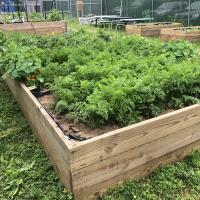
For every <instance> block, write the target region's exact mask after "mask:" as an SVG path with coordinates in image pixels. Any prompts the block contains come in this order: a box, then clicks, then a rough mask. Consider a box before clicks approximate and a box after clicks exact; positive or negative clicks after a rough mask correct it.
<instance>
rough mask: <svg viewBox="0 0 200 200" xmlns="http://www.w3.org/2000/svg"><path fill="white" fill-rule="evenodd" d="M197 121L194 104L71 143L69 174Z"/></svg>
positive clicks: (199, 112) (197, 109)
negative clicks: (70, 168)
mask: <svg viewBox="0 0 200 200" xmlns="http://www.w3.org/2000/svg"><path fill="white" fill-rule="evenodd" d="M199 122H200V105H198V104H197V105H193V106H190V107H187V108H183V109H180V110H178V111H174V112H171V113H168V114H165V115H162V116H159V117H156V118H153V119H150V120H146V121H143V122H140V123H137V124H134V125H131V126H128V127H125V128H122V129H118V130H116V131H112V132H110V133H106V134H104V135H102V136H98V137H95V138H93V139H90V140H87V141H84V142H82V143H79V144H74V145H73V147H71V148H70V151H71V154H72V157H71V167H72V171H76V170H79V169H81V168H85V167H88V166H90V165H92V164H94V163H98V162H100V161H102V160H105V159H107V158H111V157H113V156H115V155H118V154H121V153H123V152H127V151H129V150H131V149H134V148H136V147H139V146H141V145H145V144H147V143H150V142H152V141H155V140H158V139H160V138H162V137H166V136H168V135H170V134H174V133H175V132H178V131H180V130H184V129H186V128H187V127H190V126H193V125H195V124H197V123H199Z"/></svg>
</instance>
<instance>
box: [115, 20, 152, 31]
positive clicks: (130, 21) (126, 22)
mask: <svg viewBox="0 0 200 200" xmlns="http://www.w3.org/2000/svg"><path fill="white" fill-rule="evenodd" d="M153 20H154V18H130V19H119V20H116V21H115V22H114V23H115V24H116V29H118V27H119V26H126V25H127V24H137V23H144V22H151V21H153Z"/></svg>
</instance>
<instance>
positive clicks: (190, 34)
mask: <svg viewBox="0 0 200 200" xmlns="http://www.w3.org/2000/svg"><path fill="white" fill-rule="evenodd" d="M160 39H161V40H164V41H165V40H189V41H191V42H196V41H199V40H200V26H199V27H198V26H196V27H183V28H170V29H162V30H161V34H160Z"/></svg>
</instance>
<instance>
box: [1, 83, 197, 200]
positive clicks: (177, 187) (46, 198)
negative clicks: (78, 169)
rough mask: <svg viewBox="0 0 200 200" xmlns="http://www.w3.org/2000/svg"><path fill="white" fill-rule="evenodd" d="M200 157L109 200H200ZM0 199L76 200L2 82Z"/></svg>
mask: <svg viewBox="0 0 200 200" xmlns="http://www.w3.org/2000/svg"><path fill="white" fill-rule="evenodd" d="M199 194H200V152H198V151H197V152H195V153H193V154H192V155H190V156H189V157H188V158H187V159H185V160H184V161H181V162H178V163H177V164H175V165H171V166H167V167H163V168H161V169H159V170H158V171H156V172H154V173H152V174H151V175H150V176H149V177H147V178H144V179H142V180H140V181H134V182H133V181H126V182H125V183H124V184H122V185H120V186H119V187H118V188H115V189H113V190H109V191H108V192H107V194H106V196H105V197H104V198H103V200H132V199H136V200H199ZM0 199H1V200H11V199H13V200H22V199H23V200H70V199H71V196H70V194H69V193H67V192H66V191H65V190H64V187H63V185H62V184H61V183H60V182H59V181H58V178H57V176H56V174H55V173H54V171H53V168H52V166H51V164H50V162H49V161H48V158H47V157H46V156H45V153H44V151H43V148H42V147H41V146H40V145H39V144H38V143H37V141H36V139H35V137H34V136H33V134H32V132H31V130H30V128H29V126H28V124H27V122H26V121H25V119H24V117H23V116H22V114H21V111H20V109H19V108H18V106H17V104H16V102H15V100H14V99H13V97H12V95H11V94H10V92H9V91H8V88H7V87H6V86H5V84H4V83H3V82H2V81H0Z"/></svg>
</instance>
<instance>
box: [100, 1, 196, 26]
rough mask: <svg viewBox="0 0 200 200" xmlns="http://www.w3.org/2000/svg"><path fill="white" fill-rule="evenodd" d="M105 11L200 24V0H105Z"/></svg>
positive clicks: (187, 23) (107, 12)
mask: <svg viewBox="0 0 200 200" xmlns="http://www.w3.org/2000/svg"><path fill="white" fill-rule="evenodd" d="M103 13H104V14H107V15H110V14H111V15H113V14H116V15H122V16H127V17H136V18H138V17H154V19H155V20H154V21H171V22H173V21H177V22H182V23H184V25H188V26H189V25H198V24H199V22H200V0H103Z"/></svg>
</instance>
